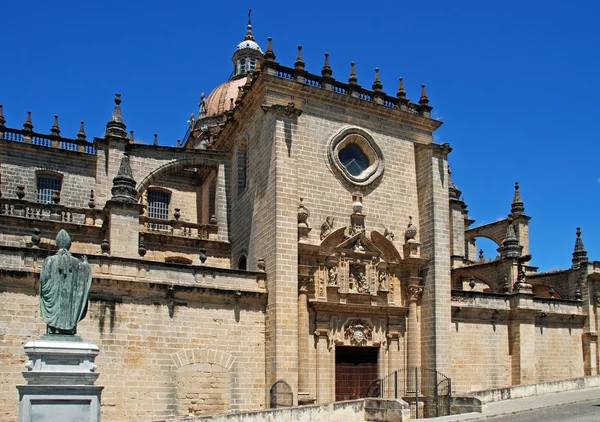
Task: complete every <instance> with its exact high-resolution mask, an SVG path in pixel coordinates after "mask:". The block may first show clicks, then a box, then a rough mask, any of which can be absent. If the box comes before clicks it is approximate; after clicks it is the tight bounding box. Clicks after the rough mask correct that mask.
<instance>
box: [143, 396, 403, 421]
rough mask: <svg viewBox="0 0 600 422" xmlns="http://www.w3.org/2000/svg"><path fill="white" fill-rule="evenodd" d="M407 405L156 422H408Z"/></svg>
mask: <svg viewBox="0 0 600 422" xmlns="http://www.w3.org/2000/svg"><path fill="white" fill-rule="evenodd" d="M409 420H410V408H409V406H408V403H406V402H405V401H402V400H395V399H377V398H372V399H360V400H348V401H341V402H336V403H327V404H316V405H310V406H297V407H286V408H283V409H271V410H262V411H257V412H244V413H229V414H221V415H214V416H192V417H182V418H173V419H161V420H159V421H153V422H203V421H207V422H208V421H210V422H250V421H252V422H313V421H327V422H359V421H360V422H363V421H372V422H384V421H386V422H408V421H409Z"/></svg>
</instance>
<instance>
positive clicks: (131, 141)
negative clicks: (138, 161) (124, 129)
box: [129, 130, 134, 144]
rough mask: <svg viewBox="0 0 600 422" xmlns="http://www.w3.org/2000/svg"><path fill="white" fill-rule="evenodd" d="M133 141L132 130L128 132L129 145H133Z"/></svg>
mask: <svg viewBox="0 0 600 422" xmlns="http://www.w3.org/2000/svg"><path fill="white" fill-rule="evenodd" d="M133 140H134V137H133V130H130V131H129V143H130V144H133Z"/></svg>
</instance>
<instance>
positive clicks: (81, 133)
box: [77, 120, 85, 141]
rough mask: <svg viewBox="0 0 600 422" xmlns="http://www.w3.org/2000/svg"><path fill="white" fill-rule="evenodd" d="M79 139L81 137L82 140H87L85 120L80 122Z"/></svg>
mask: <svg viewBox="0 0 600 422" xmlns="http://www.w3.org/2000/svg"><path fill="white" fill-rule="evenodd" d="M77 139H79V140H80V141H85V128H84V127H83V120H82V121H81V122H80V125H79V132H77Z"/></svg>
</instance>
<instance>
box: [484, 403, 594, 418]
mask: <svg viewBox="0 0 600 422" xmlns="http://www.w3.org/2000/svg"><path fill="white" fill-rule="evenodd" d="M484 420H485V422H525V421H526V422H555V421H556V422H558V421H560V422H599V421H600V399H594V400H587V401H582V402H578V403H568V404H561V405H559V406H551V407H545V408H542V409H536V410H530V411H527V412H522V413H515V414H513V415H505V416H495V417H491V418H486V419H484Z"/></svg>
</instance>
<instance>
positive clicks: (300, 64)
mask: <svg viewBox="0 0 600 422" xmlns="http://www.w3.org/2000/svg"><path fill="white" fill-rule="evenodd" d="M294 67H295V68H296V69H298V70H302V69H304V60H302V46H301V45H299V46H298V55H297V56H296V61H295V62H294Z"/></svg>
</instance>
